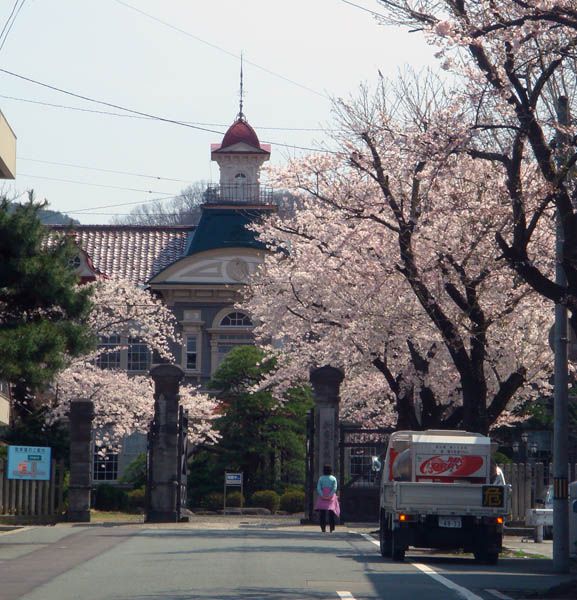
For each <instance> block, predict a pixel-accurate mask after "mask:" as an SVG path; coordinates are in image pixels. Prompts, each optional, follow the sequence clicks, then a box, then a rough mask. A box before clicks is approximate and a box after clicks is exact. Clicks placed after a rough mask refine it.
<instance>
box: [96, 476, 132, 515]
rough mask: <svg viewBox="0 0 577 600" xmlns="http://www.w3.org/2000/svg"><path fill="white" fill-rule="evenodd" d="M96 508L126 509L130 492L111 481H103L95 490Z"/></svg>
mask: <svg viewBox="0 0 577 600" xmlns="http://www.w3.org/2000/svg"><path fill="white" fill-rule="evenodd" d="M94 508H96V509H97V510H126V509H127V508H128V494H127V493H126V492H125V491H124V490H122V489H120V488H118V487H116V486H114V485H110V484H109V483H101V484H100V485H99V486H97V487H96V490H95V492H94Z"/></svg>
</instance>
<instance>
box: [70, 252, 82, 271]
mask: <svg viewBox="0 0 577 600" xmlns="http://www.w3.org/2000/svg"><path fill="white" fill-rule="evenodd" d="M68 266H69V267H70V268H71V269H78V267H79V266H80V256H78V255H76V256H71V257H70V258H69V259H68Z"/></svg>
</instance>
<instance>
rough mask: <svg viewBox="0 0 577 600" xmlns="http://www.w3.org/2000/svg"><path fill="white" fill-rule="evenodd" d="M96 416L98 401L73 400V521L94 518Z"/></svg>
mask: <svg viewBox="0 0 577 600" xmlns="http://www.w3.org/2000/svg"><path fill="white" fill-rule="evenodd" d="M93 419H94V405H93V404H92V402H91V401H90V400H76V401H73V402H71V403H70V417H69V425H70V485H69V488H68V512H67V518H68V520H69V521H77V522H81V523H89V522H90V492H91V487H92V464H93V450H92V421H93Z"/></svg>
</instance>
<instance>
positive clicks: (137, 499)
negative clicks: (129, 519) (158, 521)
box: [126, 486, 146, 512]
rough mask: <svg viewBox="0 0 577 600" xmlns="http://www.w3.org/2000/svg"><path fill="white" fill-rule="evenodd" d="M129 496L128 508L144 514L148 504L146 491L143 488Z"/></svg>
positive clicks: (137, 489) (132, 491) (130, 492)
mask: <svg viewBox="0 0 577 600" xmlns="http://www.w3.org/2000/svg"><path fill="white" fill-rule="evenodd" d="M126 495H127V496H128V508H129V509H130V510H131V511H134V512H143V511H144V508H145V503H146V489H145V488H144V486H143V487H139V488H136V489H134V490H130V491H129V492H127V493H126Z"/></svg>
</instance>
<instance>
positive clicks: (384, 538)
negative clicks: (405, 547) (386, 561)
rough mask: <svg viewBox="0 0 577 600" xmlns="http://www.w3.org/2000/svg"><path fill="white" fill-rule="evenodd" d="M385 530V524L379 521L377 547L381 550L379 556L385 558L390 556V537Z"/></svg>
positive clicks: (388, 532)
mask: <svg viewBox="0 0 577 600" xmlns="http://www.w3.org/2000/svg"><path fill="white" fill-rule="evenodd" d="M390 533H391V532H390V531H389V530H388V529H387V525H386V522H383V521H381V526H380V528H379V547H380V549H381V556H382V557H383V558H387V557H390V556H391V535H390Z"/></svg>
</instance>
